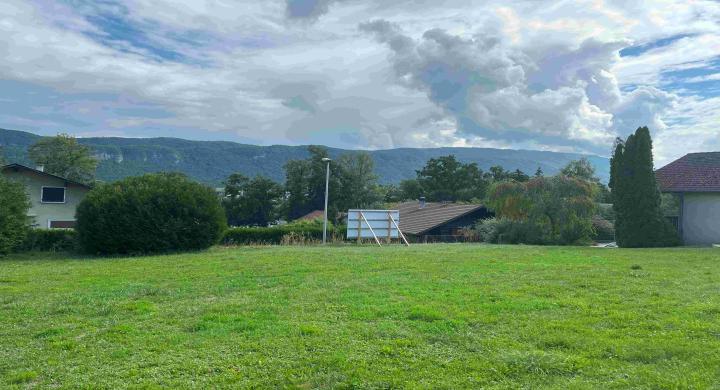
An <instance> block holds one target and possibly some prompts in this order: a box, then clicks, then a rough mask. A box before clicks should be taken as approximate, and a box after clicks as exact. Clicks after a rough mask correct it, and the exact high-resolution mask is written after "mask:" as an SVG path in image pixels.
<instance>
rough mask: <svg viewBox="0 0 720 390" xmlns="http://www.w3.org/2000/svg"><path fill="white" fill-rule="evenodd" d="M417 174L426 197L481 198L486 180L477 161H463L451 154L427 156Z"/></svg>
mask: <svg viewBox="0 0 720 390" xmlns="http://www.w3.org/2000/svg"><path fill="white" fill-rule="evenodd" d="M417 177H418V179H417V180H418V183H419V184H420V188H421V189H422V192H423V194H424V196H425V197H426V198H427V199H428V200H430V201H452V202H454V201H470V200H472V199H482V198H484V197H485V192H486V191H487V187H488V184H489V183H488V182H487V180H485V178H484V177H483V172H482V171H481V170H480V169H479V168H478V166H477V164H475V163H470V164H463V163H461V162H459V161H458V160H457V159H456V158H455V156H454V155H449V156H442V157H438V158H431V159H430V160H428V162H427V164H425V166H424V167H423V168H422V169H421V170H419V171H417Z"/></svg>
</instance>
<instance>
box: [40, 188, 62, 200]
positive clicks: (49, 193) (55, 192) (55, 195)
mask: <svg viewBox="0 0 720 390" xmlns="http://www.w3.org/2000/svg"><path fill="white" fill-rule="evenodd" d="M42 202H43V203H63V202H65V187H43V189H42Z"/></svg>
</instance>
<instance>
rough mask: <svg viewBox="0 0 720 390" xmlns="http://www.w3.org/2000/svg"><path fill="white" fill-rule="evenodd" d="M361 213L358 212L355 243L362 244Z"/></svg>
mask: <svg viewBox="0 0 720 390" xmlns="http://www.w3.org/2000/svg"><path fill="white" fill-rule="evenodd" d="M361 216H362V213H361V212H360V211H358V237H357V243H358V244H360V243H362V218H361Z"/></svg>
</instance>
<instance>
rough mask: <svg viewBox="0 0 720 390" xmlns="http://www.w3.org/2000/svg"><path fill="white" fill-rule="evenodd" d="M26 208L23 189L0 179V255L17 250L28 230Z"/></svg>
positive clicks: (27, 203) (28, 206)
mask: <svg viewBox="0 0 720 390" xmlns="http://www.w3.org/2000/svg"><path fill="white" fill-rule="evenodd" d="M28 208H30V202H29V201H28V197H27V194H26V193H25V187H24V186H23V185H22V184H20V183H17V182H14V181H10V180H8V179H5V178H3V177H0V255H4V254H7V253H9V252H11V251H13V250H15V249H17V248H18V246H19V245H20V244H21V243H22V241H23V240H24V239H25V236H26V235H27V232H28V230H29V224H28V217H27V211H28Z"/></svg>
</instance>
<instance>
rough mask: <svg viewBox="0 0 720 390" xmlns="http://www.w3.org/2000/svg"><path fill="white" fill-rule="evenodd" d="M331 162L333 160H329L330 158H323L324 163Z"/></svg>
mask: <svg viewBox="0 0 720 390" xmlns="http://www.w3.org/2000/svg"><path fill="white" fill-rule="evenodd" d="M330 161H332V160H331V159H329V158H327V157H323V158H322V162H330Z"/></svg>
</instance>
